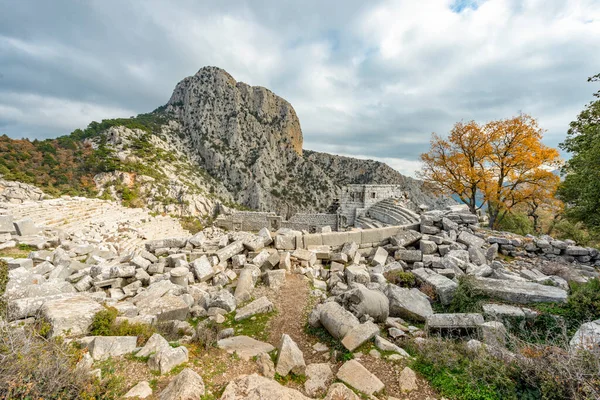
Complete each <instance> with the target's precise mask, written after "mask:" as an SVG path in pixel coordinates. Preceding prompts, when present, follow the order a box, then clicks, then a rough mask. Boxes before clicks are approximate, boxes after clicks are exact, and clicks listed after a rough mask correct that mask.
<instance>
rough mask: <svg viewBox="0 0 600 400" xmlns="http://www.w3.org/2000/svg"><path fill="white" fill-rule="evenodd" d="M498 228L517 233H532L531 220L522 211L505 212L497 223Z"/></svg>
mask: <svg viewBox="0 0 600 400" xmlns="http://www.w3.org/2000/svg"><path fill="white" fill-rule="evenodd" d="M497 229H498V230H501V231H507V232H513V233H516V234H518V235H523V236H525V235H528V234H533V233H534V229H533V221H532V220H531V219H530V218H529V217H528V216H527V215H525V214H523V213H517V212H514V213H507V214H506V215H505V216H504V218H502V219H501V220H500V221H499V223H498V228H497Z"/></svg>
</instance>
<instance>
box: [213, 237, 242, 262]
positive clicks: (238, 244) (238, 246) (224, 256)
mask: <svg viewBox="0 0 600 400" xmlns="http://www.w3.org/2000/svg"><path fill="white" fill-rule="evenodd" d="M242 251H244V242H243V241H242V240H238V241H235V242H233V243H231V244H230V245H228V246H225V247H223V248H222V249H220V250H219V251H217V257H218V258H219V261H221V262H223V261H227V260H229V259H230V258H231V257H233V256H235V255H236V254H239V253H241V252H242Z"/></svg>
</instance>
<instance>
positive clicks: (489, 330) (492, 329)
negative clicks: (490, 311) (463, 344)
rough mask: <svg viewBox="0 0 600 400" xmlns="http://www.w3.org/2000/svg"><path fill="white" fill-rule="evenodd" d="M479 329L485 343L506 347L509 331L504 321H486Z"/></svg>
mask: <svg viewBox="0 0 600 400" xmlns="http://www.w3.org/2000/svg"><path fill="white" fill-rule="evenodd" d="M479 331H480V333H481V340H482V341H483V343H485V344H487V345H489V346H494V347H504V346H505V345H506V335H507V332H506V328H505V327H504V324H503V323H502V322H499V321H488V322H484V323H482V324H481V325H479Z"/></svg>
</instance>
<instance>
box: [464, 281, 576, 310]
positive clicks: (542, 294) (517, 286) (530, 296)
mask: <svg viewBox="0 0 600 400" xmlns="http://www.w3.org/2000/svg"><path fill="white" fill-rule="evenodd" d="M473 282H474V285H475V288H477V289H479V290H481V291H483V292H484V293H485V294H486V295H488V296H490V297H493V298H497V299H502V300H505V301H509V302H511V303H518V304H529V303H562V302H565V301H566V300H567V292H566V291H565V290H564V289H561V288H558V287H555V286H546V285H541V284H539V283H534V282H522V281H513V280H502V279H491V278H474V280H473Z"/></svg>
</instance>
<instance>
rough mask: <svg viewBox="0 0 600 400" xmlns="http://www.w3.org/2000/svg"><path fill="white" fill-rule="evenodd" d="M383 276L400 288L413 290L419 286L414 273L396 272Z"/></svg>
mask: <svg viewBox="0 0 600 400" xmlns="http://www.w3.org/2000/svg"><path fill="white" fill-rule="evenodd" d="M383 275H384V276H385V279H387V280H388V281H389V282H390V283H393V284H394V285H398V286H400V287H406V288H413V287H416V286H417V278H416V277H415V274H413V273H412V272H404V271H400V270H396V271H389V272H386V273H385V274H383Z"/></svg>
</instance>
